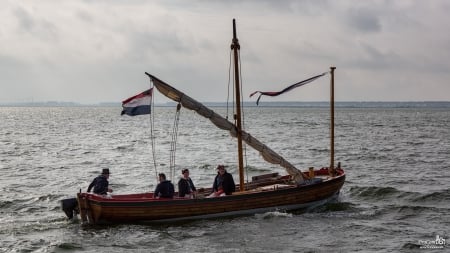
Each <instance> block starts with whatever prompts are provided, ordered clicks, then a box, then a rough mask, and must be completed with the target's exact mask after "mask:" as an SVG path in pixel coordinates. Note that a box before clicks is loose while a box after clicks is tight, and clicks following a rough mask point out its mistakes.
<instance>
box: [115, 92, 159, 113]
mask: <svg viewBox="0 0 450 253" xmlns="http://www.w3.org/2000/svg"><path fill="white" fill-rule="evenodd" d="M152 93H153V88H151V89H149V90H146V91H144V92H142V93H140V94H137V95H136V96H133V97H130V98H128V99H126V100H124V101H122V107H123V110H122V113H121V115H124V114H126V115H130V116H136V115H142V114H150V109H151V108H150V105H151V103H152Z"/></svg>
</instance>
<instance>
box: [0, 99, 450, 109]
mask: <svg viewBox="0 0 450 253" xmlns="http://www.w3.org/2000/svg"><path fill="white" fill-rule="evenodd" d="M203 104H204V105H206V106H208V107H226V106H227V103H225V102H203ZM174 105H176V103H175V102H168V103H162V104H155V105H154V106H155V107H172V106H174ZM228 105H229V106H231V103H229V104H228ZM244 106H245V107H299V108H327V107H329V102H261V103H260V104H259V106H258V105H256V103H255V102H244ZM0 107H121V103H112V102H106V103H98V104H81V103H75V102H55V101H49V102H30V103H0ZM335 107H337V108H450V101H420V102H415V101H409V102H403V101H402V102H396V101H391V102H351V101H343V102H336V103H335Z"/></svg>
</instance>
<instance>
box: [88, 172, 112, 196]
mask: <svg viewBox="0 0 450 253" xmlns="http://www.w3.org/2000/svg"><path fill="white" fill-rule="evenodd" d="M109 174H110V173H109V169H103V170H102V174H101V175H100V176H98V177H96V178H94V180H92V183H91V184H89V186H88V189H87V192H91V189H92V188H94V193H95V194H100V195H106V194H107V193H108V192H112V191H113V190H112V189H111V188H109V187H108V186H109V182H108V178H109Z"/></svg>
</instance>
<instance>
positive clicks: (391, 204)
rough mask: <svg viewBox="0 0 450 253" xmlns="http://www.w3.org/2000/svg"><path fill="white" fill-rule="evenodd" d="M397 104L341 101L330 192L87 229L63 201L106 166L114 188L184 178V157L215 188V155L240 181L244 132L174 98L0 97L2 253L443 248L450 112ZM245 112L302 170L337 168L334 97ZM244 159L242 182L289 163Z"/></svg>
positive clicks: (262, 136) (260, 134) (201, 183)
mask: <svg viewBox="0 0 450 253" xmlns="http://www.w3.org/2000/svg"><path fill="white" fill-rule="evenodd" d="M401 105H403V106H398V104H394V105H392V104H390V105H389V104H388V105H386V104H383V103H379V104H375V105H371V106H363V107H361V104H358V103H354V104H350V105H346V106H344V107H338V108H337V109H336V129H335V138H336V139H335V143H336V144H335V161H336V163H337V162H341V164H342V168H343V169H344V170H345V171H346V174H347V180H346V182H345V184H344V186H343V188H342V191H341V193H340V196H339V198H338V200H337V201H335V202H333V203H329V204H326V205H324V206H320V207H316V208H313V209H306V210H300V211H297V212H293V213H284V212H270V213H264V214H257V215H248V216H240V217H232V218H221V219H210V220H198V221H192V222H183V223H171V224H160V225H136V224H134V225H109V226H87V227H86V226H81V225H80V223H79V221H67V220H66V218H65V215H64V213H63V212H62V211H61V208H60V202H59V201H60V200H61V199H64V198H68V197H74V196H75V194H76V193H77V192H79V191H80V190H81V191H85V190H86V188H87V186H88V184H89V183H90V181H91V180H92V179H93V178H94V177H95V176H97V175H98V174H99V173H100V171H101V169H102V168H106V167H107V168H110V170H111V172H112V174H111V177H110V184H111V186H112V188H113V189H114V192H113V194H121V193H138V192H146V191H152V190H154V187H155V185H156V173H158V172H164V173H166V175H168V177H169V178H170V179H171V180H172V181H174V183H175V184H176V182H177V181H178V178H179V176H180V175H181V169H182V168H189V169H190V171H191V173H190V174H191V177H192V179H193V181H194V183H195V184H196V186H197V188H199V187H205V188H206V187H210V186H211V185H212V181H213V178H214V176H215V173H216V171H215V168H216V166H217V165H218V164H225V165H226V166H227V170H228V171H229V172H231V173H232V174H233V175H234V177H235V180H236V181H238V179H237V177H238V176H237V175H238V174H237V169H236V167H237V165H236V159H237V158H236V157H237V154H236V141H235V139H233V138H232V137H231V136H230V135H229V133H227V132H225V131H223V130H220V129H218V128H216V127H215V126H214V125H213V124H212V123H211V122H209V121H208V120H206V119H203V118H201V117H200V116H198V115H197V114H196V113H195V112H192V111H188V110H185V109H182V111H181V114H180V117H179V120H177V118H176V116H175V108H174V107H155V108H153V109H154V110H153V114H152V115H146V116H136V117H129V116H120V108H119V107H0V119H1V120H0V172H1V177H0V193H1V194H0V252H180V251H181V252H335V251H338V252H354V251H362V252H399V251H403V252H411V251H416V252H423V250H424V249H423V248H424V246H427V245H426V243H427V242H430V241H431V242H433V241H435V240H436V238H437V237H438V238H441V239H443V240H446V241H445V242H446V244H443V248H442V252H445V251H448V250H449V249H450V245H448V244H450V229H449V227H450V127H449V125H450V109H449V107H448V104H446V103H443V104H439V105H438V106H436V104H434V105H435V106H428V105H424V104H423V103H417V104H414V103H412V104H406V105H405V104H401ZM213 110H215V111H216V112H218V113H219V114H221V115H225V114H227V110H226V108H223V107H214V108H213ZM228 114H231V110H229V113H228ZM229 118H230V119H231V118H232V116H231V115H229ZM244 118H245V124H244V126H245V129H246V130H247V131H248V132H249V133H251V134H252V136H254V137H256V138H257V139H259V140H260V141H261V142H263V143H265V144H266V145H267V146H269V147H270V148H272V149H273V150H275V151H276V152H278V153H279V154H280V155H282V156H283V157H285V158H286V159H287V160H288V161H290V162H291V163H292V164H294V165H295V166H297V167H298V168H301V169H304V170H307V168H309V167H315V168H320V167H324V166H328V164H329V162H330V157H329V153H330V152H329V147H330V140H329V136H330V132H329V112H328V109H327V108H325V107H322V106H316V105H314V104H313V105H312V106H311V107H309V106H308V107H304V106H303V107H296V106H293V107H250V108H246V109H245V111H244ZM150 119H152V120H150ZM177 121H178V127H174V123H175V122H177ZM174 129H177V131H174ZM174 132H176V138H174V135H173V134H174ZM173 139H176V140H177V141H176V146H174V142H173V141H172V140H173ZM171 149H172V150H175V151H176V152H171V151H170V150H171ZM245 158H246V159H245V167H246V171H245V173H244V174H245V176H246V180H247V179H250V178H251V176H253V175H257V174H264V173H270V172H279V173H284V170H283V168H280V167H277V166H275V165H272V164H268V163H267V162H265V161H264V160H263V159H262V157H261V156H260V155H259V154H258V152H256V151H253V150H251V148H250V147H247V148H246V149H245ZM171 159H172V161H173V162H170V161H171ZM171 164H174V170H172V169H171V167H172V166H171ZM441 242H442V241H441ZM441 245H442V244H441Z"/></svg>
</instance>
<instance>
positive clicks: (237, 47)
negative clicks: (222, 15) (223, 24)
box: [231, 19, 245, 191]
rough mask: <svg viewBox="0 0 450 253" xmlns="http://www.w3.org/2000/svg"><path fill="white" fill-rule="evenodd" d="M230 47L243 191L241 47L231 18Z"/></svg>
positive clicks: (240, 187)
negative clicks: (232, 62)
mask: <svg viewBox="0 0 450 253" xmlns="http://www.w3.org/2000/svg"><path fill="white" fill-rule="evenodd" d="M231 49H232V50H233V53H234V84H235V90H236V115H235V119H236V127H237V140H238V158H239V190H240V191H244V190H245V189H244V158H243V156H242V132H241V131H242V124H241V89H240V84H239V65H238V64H239V62H238V61H239V59H238V50H240V49H241V46H240V45H239V40H238V39H237V37H236V20H235V19H233V41H232V43H231Z"/></svg>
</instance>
